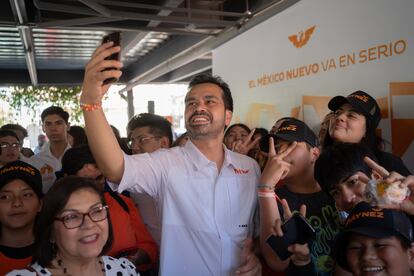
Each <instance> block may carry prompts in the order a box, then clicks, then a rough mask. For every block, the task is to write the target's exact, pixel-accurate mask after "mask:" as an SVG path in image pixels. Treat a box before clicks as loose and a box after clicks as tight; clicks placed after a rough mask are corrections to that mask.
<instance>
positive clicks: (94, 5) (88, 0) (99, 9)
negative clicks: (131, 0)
mask: <svg viewBox="0 0 414 276" xmlns="http://www.w3.org/2000/svg"><path fill="white" fill-rule="evenodd" d="M78 1H79V2H81V3H83V4H84V5H86V6H88V7H89V8H91V9H93V10H94V11H96V12H98V13H100V14H102V15H103V16H106V17H111V11H110V10H108V9H107V8H105V7H104V6H102V5H100V4H98V3H97V2H95V1H94V0H78Z"/></svg>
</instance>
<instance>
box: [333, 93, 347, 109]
mask: <svg viewBox="0 0 414 276" xmlns="http://www.w3.org/2000/svg"><path fill="white" fill-rule="evenodd" d="M345 103H349V101H348V99H347V98H346V97H344V96H336V97H333V98H332V99H331V100H330V101H329V103H328V108H329V109H330V110H332V111H336V110H338V108H340V107H341V106H342V105H343V104H345Z"/></svg>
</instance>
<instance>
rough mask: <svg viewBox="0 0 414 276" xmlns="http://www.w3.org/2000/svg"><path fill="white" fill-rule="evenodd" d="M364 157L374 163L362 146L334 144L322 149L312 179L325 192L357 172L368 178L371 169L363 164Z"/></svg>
mask: <svg viewBox="0 0 414 276" xmlns="http://www.w3.org/2000/svg"><path fill="white" fill-rule="evenodd" d="M365 156H368V157H369V158H371V159H373V160H374V161H376V158H375V156H374V154H373V153H372V152H371V150H370V149H369V148H368V147H366V146H364V145H362V144H352V143H337V144H334V145H332V146H330V147H328V148H326V149H324V150H323V151H322V153H321V155H320V156H319V158H318V159H317V160H316V163H315V168H314V177H315V179H316V181H318V183H319V185H320V186H321V189H322V190H323V191H325V192H329V191H331V190H332V189H334V188H335V185H338V184H339V183H340V182H341V181H343V180H344V179H347V178H348V177H350V176H352V175H354V174H355V173H357V172H363V173H365V174H366V175H367V176H368V177H370V176H371V172H372V169H371V168H370V167H368V165H367V164H366V163H365V162H364V157H365Z"/></svg>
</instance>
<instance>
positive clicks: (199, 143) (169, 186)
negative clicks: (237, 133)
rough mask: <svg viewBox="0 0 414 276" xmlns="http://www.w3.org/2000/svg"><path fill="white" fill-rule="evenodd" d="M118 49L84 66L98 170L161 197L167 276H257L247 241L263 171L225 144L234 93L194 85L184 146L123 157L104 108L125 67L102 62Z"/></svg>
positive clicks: (206, 80)
mask: <svg viewBox="0 0 414 276" xmlns="http://www.w3.org/2000/svg"><path fill="white" fill-rule="evenodd" d="M119 51H120V47H112V43H111V42H109V43H105V44H103V45H102V46H100V47H99V48H98V49H97V50H96V51H95V53H94V54H93V56H92V59H91V60H90V61H89V63H88V64H87V65H86V68H85V78H84V83H83V91H82V95H81V107H82V109H83V110H84V117H85V123H86V133H87V135H88V141H89V144H90V146H91V149H92V152H93V154H94V156H95V159H96V161H97V162H98V166H99V167H100V168H102V172H103V173H104V175H105V176H106V177H107V179H109V180H110V181H111V182H113V183H114V184H115V183H116V184H119V186H117V185H114V186H115V187H117V188H118V191H122V190H124V189H129V190H131V191H132V192H146V193H147V194H149V195H151V196H153V197H154V198H156V202H157V203H158V207H159V210H160V212H161V220H162V236H161V261H160V270H161V274H162V275H230V274H234V273H237V275H260V274H261V266H260V263H259V261H258V259H257V258H256V257H255V256H254V254H253V253H252V252H251V251H250V250H249V249H251V248H249V246H247V245H248V243H245V242H244V241H245V239H246V238H248V237H249V232H250V230H251V229H252V218H253V213H254V209H255V206H256V185H257V182H258V179H259V175H260V170H259V167H258V165H257V163H256V162H255V161H254V160H253V159H251V158H249V157H246V156H243V155H240V154H237V153H234V152H231V151H229V150H227V149H226V148H225V147H224V145H223V143H222V141H223V136H224V129H225V127H226V126H227V125H228V124H229V123H230V121H231V118H232V110H233V100H232V97H231V92H230V89H229V88H228V86H227V84H225V83H224V82H223V81H222V80H221V79H220V78H213V77H210V76H205V75H204V76H200V77H198V78H197V77H196V78H195V79H193V81H192V82H191V83H190V85H189V88H190V91H189V92H188V93H187V96H186V99H185V121H186V127H187V131H188V134H189V137H190V140H189V141H188V142H187V144H186V146H185V147H175V148H172V149H166V150H162V149H161V150H158V151H155V152H153V153H150V154H148V153H144V154H137V155H134V156H126V155H124V154H123V152H122V150H121V149H120V148H119V146H118V143H117V141H116V139H115V136H114V135H113V133H112V131H111V130H110V127H109V124H108V122H107V120H106V118H105V114H104V113H103V110H102V108H101V101H102V98H103V96H104V94H105V93H106V92H107V90H108V88H109V86H110V85H108V84H105V85H104V80H105V79H108V78H112V77H114V78H119V77H120V75H121V71H120V68H121V67H122V63H120V62H119V61H114V60H105V58H106V57H108V56H110V55H111V54H113V53H115V52H119ZM105 68H111V70H104V69H105Z"/></svg>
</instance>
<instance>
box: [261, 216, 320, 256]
mask: <svg viewBox="0 0 414 276" xmlns="http://www.w3.org/2000/svg"><path fill="white" fill-rule="evenodd" d="M282 231H283V236H282V237H280V236H275V235H270V236H269V237H268V238H267V240H266V242H267V244H269V246H270V247H271V248H272V249H273V251H275V252H276V254H277V255H278V256H279V258H280V259H281V260H286V259H287V258H289V257H290V256H291V255H292V253H291V252H289V251H288V250H287V248H288V246H289V245H292V244H295V243H299V244H305V243H307V242H308V241H310V240H311V239H313V238H314V237H315V230H314V229H313V227H312V226H311V225H310V224H309V223H308V222H307V221H306V219H305V218H304V217H303V216H302V215H300V214H299V213H295V214H293V216H292V217H291V218H290V219H288V220H287V221H286V222H285V223H284V224H283V225H282Z"/></svg>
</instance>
